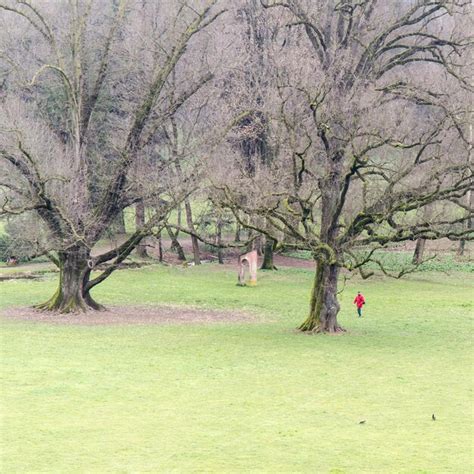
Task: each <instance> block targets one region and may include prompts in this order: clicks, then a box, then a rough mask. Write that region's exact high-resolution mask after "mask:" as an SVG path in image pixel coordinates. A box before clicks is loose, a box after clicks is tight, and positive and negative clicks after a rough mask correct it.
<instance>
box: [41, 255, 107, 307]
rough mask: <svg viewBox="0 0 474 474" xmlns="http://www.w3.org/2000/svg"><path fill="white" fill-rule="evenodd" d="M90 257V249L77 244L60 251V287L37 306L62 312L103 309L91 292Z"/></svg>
mask: <svg viewBox="0 0 474 474" xmlns="http://www.w3.org/2000/svg"><path fill="white" fill-rule="evenodd" d="M89 258H90V251H89V249H88V248H86V247H80V246H76V247H73V248H71V249H69V250H67V251H63V252H60V253H59V254H58V264H59V285H58V289H57V290H56V292H55V293H54V295H53V296H52V297H51V298H50V299H49V300H48V301H46V302H45V303H42V304H39V305H37V306H36V308H38V309H41V310H46V311H58V312H61V313H72V312H78V311H88V310H101V309H103V306H101V305H100V304H98V303H97V302H95V301H94V300H93V298H92V296H91V295H90V293H89V289H88V283H89V278H90V273H91V269H90V268H89V264H88V262H89Z"/></svg>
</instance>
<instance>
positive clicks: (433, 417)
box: [431, 413, 436, 421]
mask: <svg viewBox="0 0 474 474" xmlns="http://www.w3.org/2000/svg"><path fill="white" fill-rule="evenodd" d="M431 419H432V420H433V421H436V416H434V413H433V414H432V415H431Z"/></svg>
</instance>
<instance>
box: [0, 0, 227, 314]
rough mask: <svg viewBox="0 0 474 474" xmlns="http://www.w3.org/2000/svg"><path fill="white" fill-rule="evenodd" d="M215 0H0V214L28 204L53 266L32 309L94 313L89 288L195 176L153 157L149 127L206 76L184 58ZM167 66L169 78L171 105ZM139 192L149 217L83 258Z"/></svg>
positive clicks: (156, 225) (203, 67)
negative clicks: (42, 297) (52, 280)
mask: <svg viewBox="0 0 474 474" xmlns="http://www.w3.org/2000/svg"><path fill="white" fill-rule="evenodd" d="M217 3H219V2H218V0H209V1H204V0H203V1H193V2H190V3H189V4H188V3H186V2H173V1H166V2H159V3H158V2H152V1H146V0H143V1H138V0H136V1H133V0H131V1H128V2H127V1H126V0H119V1H110V2H95V3H94V2H79V1H73V2H68V3H65V2H44V3H43V2H40V1H37V2H23V1H14V0H11V1H8V2H1V3H0V14H1V17H0V21H1V22H2V26H3V27H4V29H3V31H4V34H2V43H3V44H2V45H1V51H2V54H1V60H2V66H1V67H2V72H5V77H6V83H7V84H6V93H5V94H3V95H2V97H1V107H2V113H1V117H2V118H1V124H0V131H1V140H2V141H1V148H0V157H1V160H2V161H1V167H2V172H3V173H2V174H3V177H2V181H1V183H0V184H1V194H2V199H3V203H2V207H1V213H2V214H22V213H26V212H33V213H34V215H35V216H36V217H37V219H38V220H39V221H40V223H41V225H42V226H43V229H44V230H45V232H46V236H47V238H45V239H44V242H43V244H44V253H45V254H47V255H48V256H49V257H50V258H51V260H52V261H53V262H54V263H56V264H57V266H58V267H59V270H60V278H59V287H58V290H57V292H56V293H55V295H54V296H53V297H52V298H51V299H50V300H49V301H47V302H46V303H44V304H42V305H39V306H38V307H39V308H41V309H45V310H59V311H61V312H69V311H75V310H87V309H100V308H101V305H100V304H98V303H96V302H95V301H94V300H93V298H92V296H91V294H90V291H91V290H92V288H94V287H95V286H96V285H98V284H99V283H101V282H102V281H104V280H105V279H106V278H107V277H108V276H109V275H110V274H111V273H112V272H113V271H114V270H115V268H117V266H118V265H120V263H121V262H122V261H123V260H124V259H125V258H126V257H127V256H128V255H129V254H130V252H131V251H132V250H133V249H134V248H135V247H136V246H137V245H138V243H139V242H140V240H141V239H142V238H143V237H144V236H145V235H147V234H148V233H150V232H152V231H155V232H158V231H159V230H160V229H161V228H162V227H163V226H164V225H165V223H166V217H167V215H168V213H169V211H170V210H171V209H172V208H173V207H175V206H176V205H177V203H179V202H181V201H182V200H183V199H185V198H186V197H187V196H188V195H189V193H190V192H191V190H192V189H194V187H195V180H193V179H192V178H191V177H189V176H188V177H186V178H184V179H181V180H180V181H179V182H177V181H176V180H175V179H174V177H173V173H170V172H169V165H170V163H169V161H168V160H163V161H160V156H161V155H160V153H159V142H157V140H156V134H157V131H159V130H160V128H161V127H162V125H163V123H164V122H165V121H166V120H167V119H168V118H169V117H170V116H171V115H172V114H174V113H176V111H177V110H178V109H180V108H181V107H183V106H184V105H185V104H186V103H187V101H188V100H189V99H190V98H191V97H192V96H194V95H195V94H196V93H198V92H199V91H200V89H201V88H202V87H203V85H205V84H206V83H208V82H209V81H210V80H211V78H212V75H211V74H210V73H209V67H208V66H209V65H208V63H201V64H199V65H196V64H191V61H189V59H188V58H189V57H190V56H189V55H190V54H191V55H192V53H193V52H194V53H195V52H196V50H198V49H199V48H200V47H201V46H202V45H201V44H200V43H199V42H198V41H197V40H196V39H197V38H198V37H199V36H200V35H198V33H199V32H201V31H203V30H204V29H207V28H208V27H209V26H210V25H211V24H212V23H213V22H214V20H215V19H216V18H217V17H218V16H219V15H220V14H221V13H222V11H220V10H216V8H215V7H216V4H217ZM5 32H6V33H5ZM173 72H178V73H179V77H180V81H179V83H178V84H176V85H174V86H173V88H172V96H173V100H172V101H171V100H170V97H171V96H170V93H171V92H170V91H171V87H170V82H169V80H170V77H171V75H172V74H173ZM140 199H146V200H148V202H154V203H155V206H154V208H155V209H156V213H155V214H154V215H153V217H151V218H150V219H149V220H148V222H147V223H146V225H145V226H144V227H141V228H138V229H137V230H136V232H134V233H133V235H132V236H130V237H129V238H128V239H127V240H126V241H125V242H123V243H122V244H121V245H119V246H118V247H117V248H114V249H112V250H110V251H108V252H105V253H102V254H100V255H93V254H92V249H93V247H94V245H95V244H96V243H97V242H98V241H99V239H100V238H101V237H102V235H103V234H104V231H105V230H106V229H107V228H108V227H109V226H110V225H111V223H112V222H113V221H114V219H115V218H116V217H117V215H118V214H119V213H120V212H121V211H122V210H123V209H124V208H126V207H128V206H130V205H132V204H133V203H135V202H138V201H139V200H140ZM106 263H107V264H108V266H107V267H106V268H105V269H103V271H102V272H101V273H99V274H98V275H94V277H93V278H92V279H91V274H92V271H94V270H98V269H99V268H101V267H100V266H101V265H104V264H106Z"/></svg>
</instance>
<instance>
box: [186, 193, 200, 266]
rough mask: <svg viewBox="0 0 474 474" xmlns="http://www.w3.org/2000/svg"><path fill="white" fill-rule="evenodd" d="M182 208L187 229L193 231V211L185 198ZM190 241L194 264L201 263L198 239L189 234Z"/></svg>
mask: <svg viewBox="0 0 474 474" xmlns="http://www.w3.org/2000/svg"><path fill="white" fill-rule="evenodd" d="M184 209H185V211H186V223H187V224H188V229H190V230H192V231H193V232H194V222H193V212H192V209H191V203H190V202H189V200H188V199H186V201H185V203H184ZM191 242H192V244H193V260H194V265H201V256H200V252H199V241H198V239H197V237H196V236H195V235H191Z"/></svg>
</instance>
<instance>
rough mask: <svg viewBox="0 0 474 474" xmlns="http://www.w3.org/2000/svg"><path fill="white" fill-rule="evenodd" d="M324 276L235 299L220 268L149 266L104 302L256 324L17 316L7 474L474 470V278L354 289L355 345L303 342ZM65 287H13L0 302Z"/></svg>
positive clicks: (7, 360)
mask: <svg viewBox="0 0 474 474" xmlns="http://www.w3.org/2000/svg"><path fill="white" fill-rule="evenodd" d="M311 280H312V273H311V272H310V271H307V270H299V269H281V270H280V271H278V272H272V273H263V272H261V273H260V280H259V286H258V287H256V288H239V287H237V286H236V285H235V283H236V274H235V272H233V271H229V270H228V269H223V268H220V267H218V266H217V265H215V266H214V265H213V266H202V267H200V268H199V267H191V268H169V267H159V266H153V267H146V268H142V269H139V270H127V271H120V272H117V273H116V274H114V275H113V276H112V277H111V278H110V279H109V280H108V281H107V282H105V283H104V284H103V285H101V287H100V288H98V289H97V291H96V293H95V296H96V298H97V299H98V300H99V301H101V302H103V303H107V304H117V305H134V304H143V303H147V304H157V303H167V304H173V305H191V306H196V307H212V308H220V309H227V310H229V311H230V310H232V309H233V308H239V309H242V308H243V309H245V310H247V311H250V312H252V313H254V314H255V315H257V316H258V318H257V322H255V323H234V324H213V325H198V324H190V325H161V326H160V325H153V326H152V325H150V326H147V325H142V326H139V325H136V326H66V325H64V326H63V325H48V324H44V323H28V322H5V321H4V322H3V323H2V341H1V342H2V344H1V355H2V371H1V375H2V379H3V381H2V394H1V398H2V413H3V416H2V445H3V447H2V454H1V462H2V465H1V471H2V472H5V473H14V472H94V473H96V472H99V473H100V472H196V471H199V472H219V473H221V472H230V473H232V472H327V473H343V472H345V473H359V472H360V473H400V472H402V473H405V472H406V473H422V472H423V473H424V472H430V473H431V472H438V473H470V472H472V470H473V464H472V460H473V451H472V441H473V436H472V435H473V431H472V421H473V419H472V418H473V413H472V388H473V383H472V380H473V378H472V375H473V373H472V355H473V354H472V329H473V300H472V291H471V290H472V287H473V283H474V275H473V274H472V273H468V272H462V273H461V272H454V273H452V274H451V275H449V276H447V275H445V274H441V273H428V272H424V273H422V274H416V275H411V276H409V277H408V278H407V279H406V280H390V279H378V280H377V279H373V280H367V281H361V280H358V279H352V280H350V281H348V282H347V284H346V287H345V290H344V292H343V293H342V295H341V302H342V310H341V314H340V321H341V323H342V325H343V326H344V327H346V328H347V329H348V333H347V334H345V335H343V336H307V335H301V334H297V333H295V332H294V328H295V327H296V326H297V325H298V323H300V322H302V320H303V319H304V317H305V315H306V310H307V299H308V294H309V291H310V286H311ZM54 287H55V280H54V278H46V279H45V280H41V281H38V280H35V281H20V280H16V281H8V282H2V283H0V300H1V301H0V305H1V307H2V308H3V311H5V312H7V311H8V307H11V306H17V305H23V306H24V305H29V304H32V303H35V302H38V301H41V300H43V299H46V298H47V297H48V296H49V295H50V294H51V292H52V291H53V289H54ZM359 289H360V290H361V291H362V292H363V293H364V294H365V296H366V298H367V302H368V303H367V305H366V308H365V309H366V314H365V317H364V318H362V319H357V318H356V317H355V314H354V313H355V311H354V308H353V306H352V304H351V302H352V298H353V295H354V293H355V291H357V290H359ZM433 413H434V414H435V415H436V418H437V420H436V421H433V420H432V419H431V415H432V414H433ZM361 420H366V422H365V423H364V424H359V422H360V421H361Z"/></svg>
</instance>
